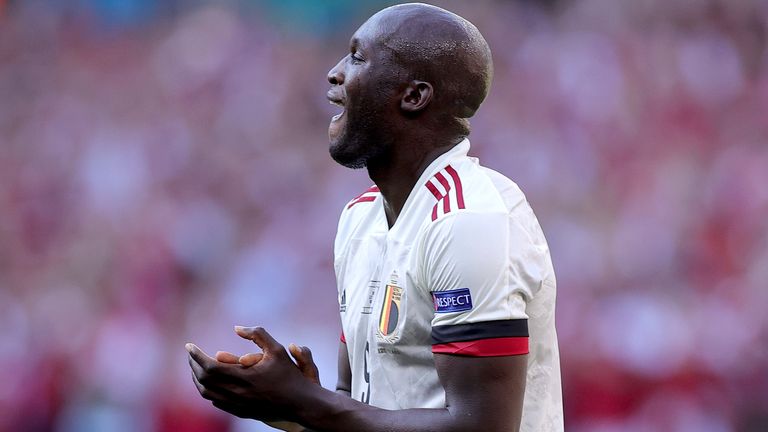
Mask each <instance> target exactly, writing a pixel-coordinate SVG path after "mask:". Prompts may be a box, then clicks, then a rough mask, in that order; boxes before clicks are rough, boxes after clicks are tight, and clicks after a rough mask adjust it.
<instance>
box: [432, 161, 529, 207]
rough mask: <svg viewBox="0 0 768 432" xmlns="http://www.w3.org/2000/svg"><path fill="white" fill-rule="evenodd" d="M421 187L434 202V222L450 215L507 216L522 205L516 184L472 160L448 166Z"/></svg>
mask: <svg viewBox="0 0 768 432" xmlns="http://www.w3.org/2000/svg"><path fill="white" fill-rule="evenodd" d="M424 187H425V188H426V189H427V190H429V192H430V194H431V195H432V198H433V200H434V204H433V207H432V213H431V219H432V221H433V222H436V221H437V220H438V219H441V218H442V217H445V216H448V215H449V214H451V213H454V214H456V213H465V212H469V213H510V212H511V211H512V210H513V209H514V208H515V207H517V206H519V205H520V204H521V203H524V202H525V195H523V193H522V191H521V190H520V188H519V187H518V186H517V184H515V182H513V181H512V180H510V179H509V178H507V177H506V176H504V175H503V174H500V173H498V172H496V171H494V170H492V169H489V168H486V167H483V166H481V165H479V164H478V163H477V160H476V159H474V158H465V159H464V160H460V161H454V162H452V163H451V164H448V165H447V166H446V167H445V168H443V169H442V170H440V171H438V172H437V173H436V174H435V175H434V176H432V177H431V178H430V179H429V180H428V181H427V182H426V184H425V185H424Z"/></svg>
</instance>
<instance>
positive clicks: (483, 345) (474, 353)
mask: <svg viewBox="0 0 768 432" xmlns="http://www.w3.org/2000/svg"><path fill="white" fill-rule="evenodd" d="M432 352H433V353H440V354H454V355H462V356H469V357H498V356H511V355H522V354H528V353H529V348H528V337H527V336H526V337H502V338H491V339H479V340H473V341H467V342H448V343H441V344H435V345H432Z"/></svg>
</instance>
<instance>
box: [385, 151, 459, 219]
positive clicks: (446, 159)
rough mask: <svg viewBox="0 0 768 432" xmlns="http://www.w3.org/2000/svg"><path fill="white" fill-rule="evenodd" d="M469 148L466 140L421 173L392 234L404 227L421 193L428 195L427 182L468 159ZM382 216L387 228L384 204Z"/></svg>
mask: <svg viewBox="0 0 768 432" xmlns="http://www.w3.org/2000/svg"><path fill="white" fill-rule="evenodd" d="M469 147H470V144H469V139H467V138H464V139H463V140H462V141H461V142H459V143H458V144H456V145H455V146H453V147H452V148H451V149H450V150H448V151H447V152H445V153H443V154H441V155H440V156H438V157H437V159H435V160H433V161H432V163H430V164H429V166H427V168H426V169H425V170H424V172H423V173H421V176H420V177H419V180H418V181H417V182H416V184H414V185H413V189H411V192H410V193H409V194H408V198H407V199H406V200H405V204H404V205H403V209H402V210H401V211H400V216H398V220H397V221H396V222H395V225H394V226H393V227H392V228H391V229H390V230H389V232H390V233H391V232H393V231H396V230H397V228H398V227H399V226H400V225H402V223H401V222H400V221H401V219H403V217H404V216H405V215H406V214H407V213H408V211H409V210H410V208H411V207H412V206H413V205H414V201H418V198H417V197H418V195H419V193H422V194H423V193H427V192H426V188H424V185H425V184H426V183H427V181H428V180H429V179H431V178H432V177H433V176H434V175H435V174H437V173H438V172H439V171H441V170H442V169H443V168H445V167H446V166H447V165H448V164H449V163H450V162H451V161H453V160H456V159H460V158H466V157H467V153H468V152H469ZM382 198H383V197H382ZM381 214H382V217H383V220H384V226H386V216H384V206H383V204H382V206H381Z"/></svg>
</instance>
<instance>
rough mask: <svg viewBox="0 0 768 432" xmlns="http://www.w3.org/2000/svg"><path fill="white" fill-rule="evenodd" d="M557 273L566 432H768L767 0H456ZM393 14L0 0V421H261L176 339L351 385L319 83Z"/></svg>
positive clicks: (340, 197) (10, 426)
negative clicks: (202, 377)
mask: <svg viewBox="0 0 768 432" xmlns="http://www.w3.org/2000/svg"><path fill="white" fill-rule="evenodd" d="M434 3H435V4H438V5H441V6H444V7H447V8H449V9H451V10H453V11H455V12H457V13H459V14H461V15H463V16H465V17H466V18H468V19H470V20H471V21H473V22H474V23H475V24H476V25H477V26H478V27H479V28H480V30H481V31H482V32H483V34H484V35H485V36H486V38H487V39H488V41H489V43H490V45H491V48H492V50H493V54H494V60H495V67H496V75H495V80H494V84H493V88H492V90H491V95H490V97H489V98H488V100H487V101H486V103H485V104H484V106H483V107H482V108H481V110H480V111H479V113H478V114H477V116H476V118H475V119H473V123H472V124H473V133H472V135H471V140H472V143H473V151H472V153H474V155H476V156H479V157H480V158H481V160H482V161H484V163H485V164H486V165H488V166H490V167H492V168H495V169H497V170H499V171H501V172H503V173H505V174H506V175H508V176H509V177H511V178H513V179H514V180H515V181H517V182H518V183H519V184H520V186H521V187H522V188H523V190H524V191H525V192H526V194H527V196H528V198H529V201H530V202H531V204H532V206H533V208H534V210H535V211H536V212H537V214H538V216H539V219H540V221H541V224H542V226H543V228H544V231H545V233H546V234H547V237H548V239H549V242H550V247H551V250H552V254H553V259H554V263H555V269H556V272H557V275H558V289H559V293H558V310H557V318H558V330H559V336H560V346H561V356H562V365H563V369H562V373H563V382H564V400H565V411H566V412H565V414H566V429H567V430H569V431H590V432H591V431H599V432H613V431H617V432H618V431H696V432H702V431H704V432H709V431H711V432H721V431H722V432H726V431H765V430H768V318H767V316H768V314H767V313H766V309H767V308H768V289H767V288H768V282H766V281H768V50H767V49H766V46H767V44H768V42H767V36H766V35H767V32H766V30H767V29H768V3H766V2H764V1H760V0H754V1H748V0H738V1H733V0H729V1H726V0H720V1H717V0H710V1H697V0H643V1H633V2H615V1H612V0H583V1H555V0H550V1H473V2H461V1H436V2H434ZM388 4H391V2H385V1H368V2H362V1H352V0H335V1H328V2H314V1H310V0H284V1H277V0H275V1H266V0H264V1H245V0H243V1H237V0H228V1H220V2H211V1H202V0H194V1H181V0H174V1H168V0H166V1H160V0H133V1H128V0H71V1H63V2H61V1H54V0H47V1H46V0H23V1H21V0H18V1H13V0H10V1H0V331H1V333H0V383H1V384H0V431H6V430H7V431H18V430H22V431H48V430H53V431H64V432H68V431H163V432H164V431H200V432H203V431H219V430H231V431H260V430H267V428H266V427H263V426H261V425H259V424H258V423H256V422H248V421H242V420H235V419H232V418H229V417H228V416H226V415H223V414H220V413H219V412H217V411H216V410H215V409H214V408H212V407H210V405H209V404H208V403H207V402H206V401H204V400H202V399H200V397H199V396H198V394H197V392H196V391H195V389H194V387H193V385H192V383H191V379H190V373H189V370H188V366H187V363H186V353H185V351H184V343H185V342H187V341H193V342H196V343H198V344H199V345H200V346H201V347H203V348H204V349H206V350H208V351H209V352H213V351H215V350H217V349H229V350H233V351H236V352H244V351H246V350H249V349H250V346H249V345H248V344H247V343H246V342H244V341H241V340H239V339H238V338H237V337H236V336H235V335H234V333H233V332H232V326H233V325H234V324H243V325H255V324H258V325H263V326H265V327H266V328H267V329H269V330H270V331H272V332H273V333H274V334H275V335H276V337H278V338H279V339H280V340H282V341H283V342H285V343H288V342H296V343H300V344H305V345H309V346H310V347H312V348H313V350H314V352H315V358H316V360H317V361H318V363H319V366H320V369H321V373H322V378H323V382H324V383H325V384H326V385H327V386H332V385H333V383H334V382H335V375H336V372H335V352H336V346H337V340H338V339H337V338H338V333H339V328H340V325H339V320H338V317H337V310H338V309H337V305H336V298H335V295H336V294H335V282H334V278H333V268H332V241H333V236H334V233H335V228H336V220H337V216H338V214H339V212H340V209H341V208H342V206H343V205H344V203H345V202H347V201H348V200H349V199H351V198H352V197H354V196H356V195H357V194H358V193H359V192H361V191H362V190H364V189H365V188H366V187H367V186H368V185H369V183H370V180H369V179H368V178H367V176H366V175H365V172H364V171H358V172H353V171H349V170H346V169H344V168H342V167H340V166H337V165H335V164H334V163H333V162H332V161H331V160H330V158H329V157H328V152H327V138H326V129H327V125H328V122H329V119H330V116H331V115H333V114H335V113H336V111H337V109H336V108H334V107H332V106H330V105H328V102H327V101H326V99H325V91H326V90H327V88H328V83H327V82H326V80H325V76H326V73H327V71H328V69H330V68H331V67H332V66H333V65H334V64H335V63H336V61H337V60H338V58H340V57H341V56H343V55H345V53H346V51H347V40H348V38H349V36H350V35H351V34H352V32H353V31H354V30H355V29H356V27H357V26H358V25H360V24H361V23H362V22H363V21H364V20H365V18H367V16H369V15H370V14H372V13H374V12H375V11H377V10H378V9H380V8H381V7H383V6H386V5H388Z"/></svg>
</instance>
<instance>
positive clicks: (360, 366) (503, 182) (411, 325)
mask: <svg viewBox="0 0 768 432" xmlns="http://www.w3.org/2000/svg"><path fill="white" fill-rule="evenodd" d="M468 151H469V141H468V140H464V141H463V142H461V143H460V144H458V145H457V146H455V147H454V148H453V149H451V150H449V151H448V152H446V153H445V154H443V155H441V156H440V157H439V158H437V159H436V160H435V161H434V162H432V164H430V166H429V167H428V168H427V169H426V170H425V171H424V173H423V174H422V176H421V178H420V179H419V180H418V182H417V183H416V186H415V187H414V189H413V190H412V191H411V193H410V195H409V196H408V199H407V201H406V202H405V205H404V207H403V209H402V211H401V212H400V215H399V216H398V218H397V221H396V222H395V224H394V226H393V227H392V228H391V229H389V228H388V224H387V219H386V216H385V214H384V206H383V201H382V197H381V194H380V193H379V191H378V188H376V187H375V186H374V187H371V188H370V189H368V190H367V191H366V192H364V193H363V194H362V195H360V196H358V197H357V198H355V199H354V200H352V201H351V202H349V203H348V204H347V205H346V206H345V208H344V210H343V212H342V214H341V219H340V221H339V228H338V233H337V235H336V242H335V245H334V255H335V259H334V267H335V270H336V279H337V282H338V289H339V304H340V311H341V320H342V327H343V332H342V341H344V342H346V344H347V350H348V352H349V360H350V366H351V369H352V389H351V390H352V397H353V398H355V399H357V400H360V401H362V402H365V403H368V404H371V405H374V406H377V407H381V408H385V409H407V408H444V407H445V391H444V390H443V387H442V386H441V385H440V381H439V380H438V376H437V371H436V369H435V363H434V359H433V353H447V354H454V355H464V356H504V355H520V354H526V353H527V354H529V357H528V369H527V382H526V387H525V401H524V405H523V417H522V427H521V430H522V431H547V432H551V431H561V430H563V408H562V396H561V385H560V360H559V354H558V347H557V335H556V333H555V274H554V271H553V269H552V262H551V259H550V256H549V248H548V246H547V243H546V240H545V239H544V235H543V233H542V231H541V228H540V227H539V223H538V221H537V220H536V216H534V214H533V211H532V210H531V207H530V206H529V205H528V202H527V201H526V199H525V196H524V195H523V193H522V192H521V191H520V189H519V188H518V187H517V185H516V184H515V183H513V182H512V181H511V180H509V179H508V178H506V177H504V176H503V175H501V174H499V173H497V172H495V171H493V170H490V169H488V168H485V167H482V166H480V165H479V164H478V161H477V159H475V158H470V157H468V156H467V152H468Z"/></svg>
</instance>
